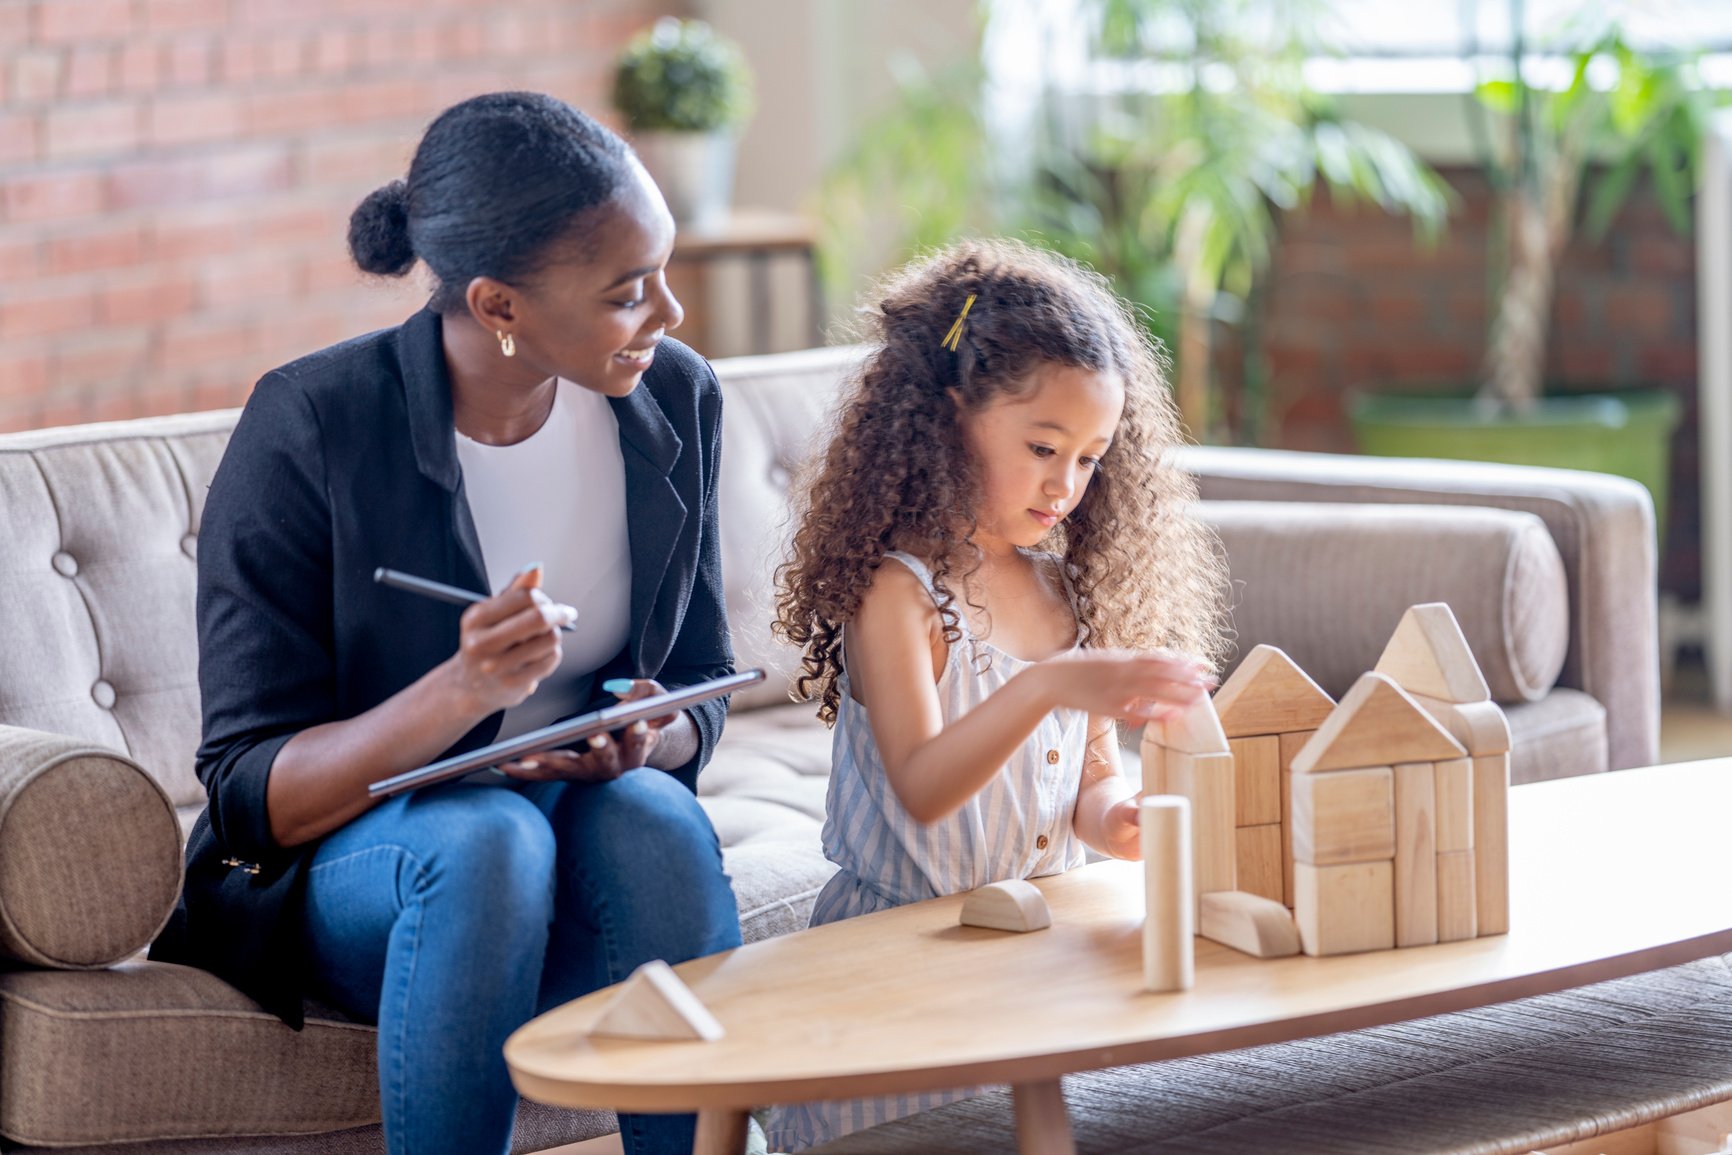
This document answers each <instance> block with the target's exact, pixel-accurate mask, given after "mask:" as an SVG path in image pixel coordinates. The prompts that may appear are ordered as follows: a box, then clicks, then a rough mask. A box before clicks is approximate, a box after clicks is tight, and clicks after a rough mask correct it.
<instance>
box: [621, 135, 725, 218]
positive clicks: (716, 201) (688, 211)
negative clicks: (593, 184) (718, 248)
mask: <svg viewBox="0 0 1732 1155" xmlns="http://www.w3.org/2000/svg"><path fill="white" fill-rule="evenodd" d="M632 147H633V148H635V149H636V150H637V155H638V159H639V160H641V161H643V166H644V168H645V169H647V170H648V171H649V174H650V177H651V178H652V179H654V181H655V182H656V185H657V187H659V188H660V189H661V190H662V196H663V197H665V198H667V202H668V211H670V212H671V213H673V215H674V221H675V223H677V224H680V225H684V226H686V227H688V228H699V229H703V228H716V227H718V226H720V225H721V224H722V222H723V221H724V220H726V219H727V215H728V204H729V202H730V201H731V200H732V199H733V189H734V136H733V134H732V133H730V132H727V131H725V130H724V131H718V132H640V133H638V134H637V135H636V136H634V137H633V138H632Z"/></svg>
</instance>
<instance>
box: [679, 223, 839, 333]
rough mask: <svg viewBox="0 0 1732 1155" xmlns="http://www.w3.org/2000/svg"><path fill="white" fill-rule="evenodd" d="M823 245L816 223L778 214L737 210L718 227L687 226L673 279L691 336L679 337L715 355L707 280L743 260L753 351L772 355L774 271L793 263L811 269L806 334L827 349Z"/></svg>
mask: <svg viewBox="0 0 1732 1155" xmlns="http://www.w3.org/2000/svg"><path fill="white" fill-rule="evenodd" d="M817 245H818V236H817V229H816V228H814V227H813V225H812V222H811V221H809V220H807V219H806V218H805V217H803V216H800V215H799V214H797V213H789V212H782V211H779V210H777V209H757V208H736V209H734V210H732V211H731V212H730V213H729V214H728V217H727V219H725V220H724V221H722V222H721V223H720V224H718V225H715V226H712V227H709V228H697V227H693V226H683V227H682V228H681V229H680V231H679V235H678V237H677V238H676V239H675V241H674V254H673V259H672V260H671V261H669V262H668V279H669V280H670V282H672V284H673V290H674V295H675V296H677V297H679V298H680V302H681V304H683V305H684V306H685V308H686V323H685V325H684V326H682V328H683V329H684V330H685V332H682V333H679V334H678V336H679V337H680V338H681V339H682V340H684V341H686V343H687V344H689V345H691V346H692V347H693V348H695V349H697V350H698V351H699V352H700V353H704V354H706V355H714V353H715V348H716V342H715V336H716V335H715V334H714V333H713V332H712V331H711V324H712V322H713V317H714V310H712V309H711V308H710V307H709V303H708V301H707V300H706V298H707V296H708V291H707V290H708V285H707V283H706V282H707V278H706V277H705V275H704V274H705V273H706V272H707V271H708V270H709V269H710V268H712V267H713V266H714V265H715V264H716V263H717V262H721V261H729V260H740V261H744V262H745V263H746V267H747V271H748V277H749V283H750V293H751V298H750V301H749V302H748V308H749V309H750V319H751V334H752V345H751V349H750V351H751V352H753V353H768V352H771V348H770V339H771V333H772V332H773V329H772V321H773V319H774V302H773V300H772V295H771V291H770V266H771V262H772V261H773V260H777V259H792V260H797V261H800V262H803V264H804V267H805V280H806V329H807V331H808V333H809V334H810V335H811V343H812V344H813V345H822V344H823V343H824V338H823V318H824V290H823V285H822V284H821V283H820V281H819V277H818V259H817Z"/></svg>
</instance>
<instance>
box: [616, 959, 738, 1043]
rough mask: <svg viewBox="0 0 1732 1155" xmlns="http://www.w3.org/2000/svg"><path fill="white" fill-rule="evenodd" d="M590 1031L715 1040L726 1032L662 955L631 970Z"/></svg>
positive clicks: (632, 1037) (650, 1037) (623, 1036)
mask: <svg viewBox="0 0 1732 1155" xmlns="http://www.w3.org/2000/svg"><path fill="white" fill-rule="evenodd" d="M589 1033H590V1034H592V1035H615V1036H618V1037H620V1038H626V1039H667V1040H670V1041H672V1040H682V1041H683V1040H691V1039H702V1040H704V1041H705V1042H710V1043H713V1042H715V1041H716V1040H717V1039H719V1038H721V1037H722V1035H723V1033H724V1032H723V1031H722V1024H720V1023H718V1022H717V1021H716V1017H715V1016H714V1015H712V1014H710V1009H709V1008H708V1007H706V1006H704V1004H703V1003H701V1002H699V1001H698V996H697V995H694V994H693V993H692V989H691V988H690V987H688V986H686V984H685V983H683V982H681V981H680V976H678V975H676V974H675V973H674V969H673V968H672V967H670V966H669V965H668V964H667V963H665V962H663V961H662V960H661V959H653V960H651V961H650V962H646V963H644V964H643V965H642V966H640V967H638V968H637V970H635V971H633V972H632V973H631V977H630V978H628V979H626V980H625V983H624V985H622V986H621V987H620V990H619V993H618V994H617V995H615V996H614V997H613V1001H612V1002H610V1003H609V1004H608V1005H607V1009H606V1010H604V1011H602V1012H601V1017H600V1018H598V1019H596V1021H595V1025H594V1026H593V1027H591V1028H590V1029H589Z"/></svg>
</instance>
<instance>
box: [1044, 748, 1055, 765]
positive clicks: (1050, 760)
mask: <svg viewBox="0 0 1732 1155" xmlns="http://www.w3.org/2000/svg"><path fill="white" fill-rule="evenodd" d="M1046 764H1047V765H1048V766H1057V765H1058V751H1057V750H1048V751H1047V752H1046Z"/></svg>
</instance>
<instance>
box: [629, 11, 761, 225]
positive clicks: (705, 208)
mask: <svg viewBox="0 0 1732 1155" xmlns="http://www.w3.org/2000/svg"><path fill="white" fill-rule="evenodd" d="M613 104H614V107H615V108H616V109H618V110H619V113H620V115H621V116H622V117H624V119H625V123H626V128H627V131H628V132H629V133H630V135H631V139H632V144H633V146H634V147H635V148H636V149H637V154H638V158H639V159H640V160H642V161H643V164H644V168H646V169H648V170H649V174H650V176H652V177H653V178H655V182H656V184H657V185H658V186H660V188H661V190H662V195H663V196H665V197H666V198H667V202H668V209H669V210H670V211H671V212H672V213H673V216H674V220H675V221H677V222H679V223H680V224H682V225H688V226H695V227H697V228H705V227H712V226H714V225H716V224H719V223H720V221H721V220H722V219H723V218H725V217H726V216H727V212H728V204H729V201H730V199H731V195H732V189H733V183H734V146H735V135H736V133H737V132H738V131H739V129H740V127H741V126H742V125H744V124H745V122H746V120H747V118H748V117H749V116H750V115H751V111H752V74H751V72H750V70H749V69H747V67H746V62H745V58H744V57H743V56H742V55H741V54H740V50H739V48H738V47H736V46H735V45H734V43H733V42H732V41H729V40H726V39H724V38H722V37H720V36H718V35H716V33H715V32H714V31H713V30H712V29H711V28H710V26H709V25H708V24H705V23H703V22H702V21H698V20H680V19H677V18H675V17H671V16H669V17H663V18H662V19H660V20H658V21H656V22H655V24H654V25H652V26H651V27H650V28H648V29H647V30H645V31H644V32H641V33H639V34H638V35H637V36H636V37H635V38H633V40H632V41H631V43H630V44H628V45H627V46H626V48H625V51H624V52H622V53H621V54H620V57H619V62H618V64H617V66H616V69H615V72H614V80H613Z"/></svg>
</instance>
